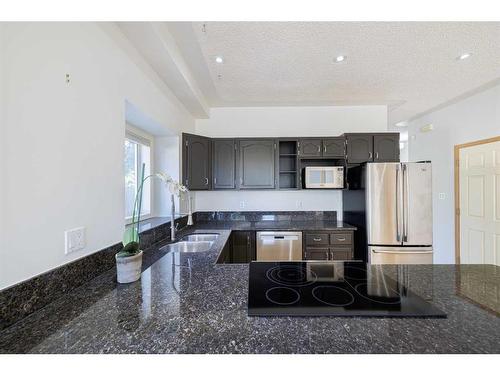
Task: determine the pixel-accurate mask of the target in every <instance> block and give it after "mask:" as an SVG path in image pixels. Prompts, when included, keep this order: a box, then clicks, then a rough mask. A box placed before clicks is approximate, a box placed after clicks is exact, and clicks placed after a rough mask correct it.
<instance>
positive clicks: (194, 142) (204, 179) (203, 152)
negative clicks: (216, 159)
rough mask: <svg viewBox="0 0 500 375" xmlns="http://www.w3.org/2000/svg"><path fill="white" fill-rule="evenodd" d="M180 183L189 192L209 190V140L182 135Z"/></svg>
mask: <svg viewBox="0 0 500 375" xmlns="http://www.w3.org/2000/svg"><path fill="white" fill-rule="evenodd" d="M183 146H184V147H183V153H182V156H183V157H182V161H183V164H182V171H183V175H182V181H183V182H184V185H186V186H187V188H188V189H189V190H210V189H211V183H210V182H211V181H210V180H211V176H210V170H211V153H210V147H211V140H210V138H207V137H201V136H198V135H193V134H183Z"/></svg>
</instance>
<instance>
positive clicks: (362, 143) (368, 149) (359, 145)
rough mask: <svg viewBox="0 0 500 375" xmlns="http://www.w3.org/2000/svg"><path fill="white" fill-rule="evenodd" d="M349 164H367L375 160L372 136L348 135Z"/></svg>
mask: <svg viewBox="0 0 500 375" xmlns="http://www.w3.org/2000/svg"><path fill="white" fill-rule="evenodd" d="M346 141H347V144H346V154H347V155H346V156H347V162H348V163H365V162H367V161H372V160H373V136H372V135H371V134H348V135H346Z"/></svg>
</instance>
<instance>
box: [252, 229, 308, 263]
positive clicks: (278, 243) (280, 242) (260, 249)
mask: <svg viewBox="0 0 500 375" xmlns="http://www.w3.org/2000/svg"><path fill="white" fill-rule="evenodd" d="M257 260H258V261H293V260H295V261H300V260H302V232H257Z"/></svg>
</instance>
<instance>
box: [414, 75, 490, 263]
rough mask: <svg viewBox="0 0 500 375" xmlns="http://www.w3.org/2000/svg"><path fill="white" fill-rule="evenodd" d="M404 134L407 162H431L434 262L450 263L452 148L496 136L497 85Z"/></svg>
mask: <svg viewBox="0 0 500 375" xmlns="http://www.w3.org/2000/svg"><path fill="white" fill-rule="evenodd" d="M428 124H433V125H434V130H433V131H431V132H428V133H422V132H420V128H421V127H422V126H425V125H428ZM408 132H409V159H410V161H418V160H431V161H432V171H433V217H434V218H433V219H434V221H433V224H434V248H435V250H434V251H435V253H434V262H435V263H454V261H455V260H454V254H455V244H454V230H455V228H454V219H455V215H454V196H453V194H454V185H453V181H454V180H453V175H454V168H453V147H454V145H457V144H461V143H466V142H470V141H475V140H480V139H485V138H490V137H494V136H499V135H500V85H498V86H495V87H493V88H490V89H487V90H485V91H482V92H480V93H477V94H475V95H473V96H471V97H468V98H466V99H463V100H460V101H459V102H456V103H454V104H452V105H449V106H447V107H444V108H442V109H440V110H437V111H435V112H432V113H429V114H427V115H426V116H423V117H421V118H419V119H416V120H413V121H410V123H409V129H408ZM439 193H443V194H444V199H442V200H441V199H439Z"/></svg>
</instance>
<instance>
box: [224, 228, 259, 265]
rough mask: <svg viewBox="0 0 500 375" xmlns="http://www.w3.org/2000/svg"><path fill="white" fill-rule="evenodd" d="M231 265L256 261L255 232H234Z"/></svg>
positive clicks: (231, 239)
mask: <svg viewBox="0 0 500 375" xmlns="http://www.w3.org/2000/svg"><path fill="white" fill-rule="evenodd" d="M230 241H231V248H232V251H231V263H249V262H251V261H252V260H255V259H256V250H255V232H253V231H242V232H240V231H234V232H233V233H232V234H231V238H230Z"/></svg>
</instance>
